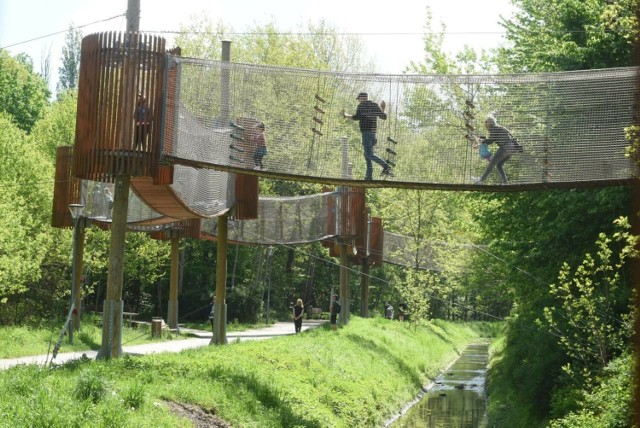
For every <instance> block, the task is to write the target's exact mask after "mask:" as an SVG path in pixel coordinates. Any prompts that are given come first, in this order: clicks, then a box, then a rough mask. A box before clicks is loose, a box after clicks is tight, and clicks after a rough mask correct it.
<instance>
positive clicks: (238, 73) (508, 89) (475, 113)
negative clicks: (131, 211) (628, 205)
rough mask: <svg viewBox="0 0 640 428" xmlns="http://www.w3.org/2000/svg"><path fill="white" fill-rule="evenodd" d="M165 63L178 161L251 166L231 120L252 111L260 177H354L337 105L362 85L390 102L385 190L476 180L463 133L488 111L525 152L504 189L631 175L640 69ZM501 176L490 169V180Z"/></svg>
mask: <svg viewBox="0 0 640 428" xmlns="http://www.w3.org/2000/svg"><path fill="white" fill-rule="evenodd" d="M169 60H170V62H171V63H172V64H171V66H172V67H175V68H177V70H178V73H177V84H176V87H175V89H174V90H173V91H171V90H170V91H169V93H168V97H176V100H177V103H178V105H179V109H178V110H179V117H178V118H176V123H175V124H174V125H175V127H176V128H177V131H176V133H177V134H176V135H177V138H176V140H175V141H174V144H173V145H171V147H165V148H164V155H165V156H167V157H168V159H169V160H172V161H173V162H177V163H183V164H187V165H195V166H198V167H203V168H218V169H222V170H231V171H234V170H252V169H253V167H254V164H253V162H252V161H251V158H250V157H247V156H243V157H241V156H234V153H233V149H232V148H233V147H234V140H233V138H232V136H231V135H232V134H233V132H234V129H233V127H231V126H230V125H229V120H228V118H229V119H230V120H231V121H233V120H235V119H238V118H252V119H254V120H256V121H262V122H264V123H265V125H266V132H265V136H266V141H267V151H268V153H267V155H266V156H265V157H264V164H265V167H266V172H261V173H260V174H264V175H266V176H270V175H271V176H278V177H282V178H290V179H295V180H304V181H316V182H327V183H340V182H341V181H340V180H348V181H353V180H362V179H363V178H364V175H365V162H364V159H363V154H362V145H361V135H360V132H359V129H358V124H357V123H355V122H353V121H351V120H345V119H343V117H342V115H341V111H342V110H343V109H345V110H346V112H347V113H350V114H353V113H355V109H356V105H357V101H356V100H355V97H356V95H357V94H358V93H359V92H361V91H365V92H368V94H369V99H370V100H373V101H374V102H379V101H380V100H385V101H386V102H387V106H388V107H387V110H386V111H387V113H388V119H387V120H386V121H384V120H378V133H377V141H378V143H377V145H376V146H375V152H376V154H377V155H378V156H380V157H381V158H383V159H385V160H389V161H391V162H392V163H393V164H394V165H395V166H394V168H393V172H394V177H388V178H386V185H387V186H396V187H416V188H429V187H436V188H437V187H438V186H437V185H445V186H446V185H458V186H459V185H470V184H472V183H473V182H474V178H473V177H477V176H480V175H481V174H482V172H483V171H484V169H485V167H486V166H487V161H485V160H483V159H481V158H480V157H479V155H478V151H477V148H476V147H473V146H474V145H473V144H471V142H470V139H469V137H470V136H471V135H476V136H477V135H487V131H486V130H485V128H484V119H485V118H486V117H487V116H488V115H492V116H493V117H495V118H496V120H497V122H498V123H499V124H500V125H502V126H505V127H507V128H508V129H509V130H510V131H511V133H512V134H513V136H514V137H515V138H517V140H518V141H519V142H520V144H521V145H522V146H523V147H524V151H523V153H518V154H515V155H513V157H512V159H511V160H510V161H508V163H507V164H506V166H505V169H506V172H507V175H508V177H509V183H510V184H516V185H525V184H543V183H584V182H597V181H612V180H613V181H627V180H629V179H630V178H632V177H633V176H634V175H635V170H634V167H633V164H632V162H631V161H630V160H629V159H628V158H627V157H626V156H625V148H626V147H627V146H628V142H627V140H626V139H625V127H627V126H630V125H631V124H632V122H633V120H632V119H633V101H634V91H635V88H634V84H635V76H636V72H637V70H636V68H618V69H605V70H590V71H579V72H561V73H540V74H513V75H477V76H472V75H467V76H435V75H434V76H419V75H365V74H353V73H333V72H325V71H316V70H313V71H312V70H303V69H292V68H282V67H269V66H258V65H246V64H236V63H223V62H218V61H211V60H201V59H191V58H181V57H174V56H170V57H169ZM223 70H225V71H226V72H225V73H228V76H229V78H228V82H229V88H228V91H223V89H224V88H223V83H222V82H223V81H225V82H226V79H222V78H221V77H222V75H223V73H222V71H223ZM227 93H228V97H227V96H226V95H225V94H227ZM227 114H228V115H229V117H228V118H226V115H227ZM185 127H186V128H188V129H184V128H185ZM490 147H491V148H492V149H493V150H495V149H496V147H495V145H491V146H490ZM249 150H253V149H249ZM247 159H248V160H247ZM380 172H381V168H380V167H379V166H378V165H376V164H374V180H379V179H381V178H382V177H381V176H380ZM250 173H251V172H250ZM253 173H255V172H253ZM497 182H499V179H498V176H497V174H496V173H495V172H494V173H492V174H491V175H490V176H489V179H488V184H491V183H497Z"/></svg>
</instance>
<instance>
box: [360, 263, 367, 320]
mask: <svg viewBox="0 0 640 428" xmlns="http://www.w3.org/2000/svg"><path fill="white" fill-rule="evenodd" d="M360 293H361V295H360V316H362V318H368V317H369V259H368V258H367V257H363V258H362V274H361V275H360Z"/></svg>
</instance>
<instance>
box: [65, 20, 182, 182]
mask: <svg viewBox="0 0 640 428" xmlns="http://www.w3.org/2000/svg"><path fill="white" fill-rule="evenodd" d="M164 49H165V43H164V39H162V38H159V37H156V36H149V35H141V34H138V33H127V34H122V33H114V32H108V33H101V34H92V35H89V36H87V37H85V38H84V39H83V43H82V51H81V62H80V82H79V85H78V120H77V124H76V153H77V157H76V158H75V162H74V174H75V175H76V176H78V177H81V178H85V179H90V180H97V181H105V182H113V181H114V177H115V176H116V175H117V174H127V175H134V176H138V175H143V176H152V172H153V173H155V172H156V170H157V166H155V165H154V162H155V163H156V164H157V161H154V159H157V158H158V157H159V152H158V150H159V147H160V144H159V140H158V138H159V135H160V133H161V132H160V131H161V129H162V128H161V126H162V123H161V121H160V118H161V110H162V105H163V96H164V94H163V88H164V61H163V60H162V59H163V58H164V54H165V52H164ZM138 93H142V94H143V96H145V97H146V98H147V100H148V102H149V105H150V108H151V112H152V115H153V118H154V120H153V121H152V125H151V129H150V131H149V135H148V141H149V143H148V144H147V145H143V146H142V147H140V148H137V147H136V145H135V141H134V137H135V120H134V115H135V108H136V101H137V95H138ZM163 174H164V179H167V178H169V179H172V174H171V173H167V172H166V171H164V172H163Z"/></svg>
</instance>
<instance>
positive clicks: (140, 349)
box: [0, 320, 328, 370]
mask: <svg viewBox="0 0 640 428" xmlns="http://www.w3.org/2000/svg"><path fill="white" fill-rule="evenodd" d="M327 322H328V321H326V320H304V321H303V322H302V331H303V332H304V331H305V330H309V329H312V328H316V327H320V326H321V325H323V324H325V323H327ZM180 332H181V333H182V334H189V335H192V336H195V337H192V338H189V339H182V340H165V341H162V342H153V343H145V344H143V345H131V346H126V345H125V346H123V347H122V351H123V353H124V354H127V355H147V354H156V353H160V352H180V351H184V350H185V349H194V348H200V347H202V346H208V345H209V344H210V343H211V337H212V333H211V332H207V331H202V330H193V329H189V328H180ZM292 334H295V331H294V328H293V322H277V323H275V324H274V325H272V326H270V327H265V328H261V329H253V330H245V331H238V332H227V342H228V343H233V342H236V341H240V342H243V341H246V340H263V339H270V338H272V337H277V336H289V335H292ZM83 355H84V356H85V357H86V358H90V359H95V358H96V356H97V355H98V351H92V350H86V351H78V352H65V353H59V354H58V355H57V357H56V358H55V359H54V360H53V362H54V363H56V364H62V363H65V362H68V361H72V360H77V359H80V358H82V356H83ZM50 360H51V354H49V355H34V356H30V357H20V358H8V359H4V360H0V370H4V369H7V368H9V367H12V366H16V365H19V364H41V365H44V364H47V362H49V361H50Z"/></svg>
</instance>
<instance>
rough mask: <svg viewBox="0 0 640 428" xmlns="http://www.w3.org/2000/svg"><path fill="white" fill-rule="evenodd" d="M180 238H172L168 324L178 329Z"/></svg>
mask: <svg viewBox="0 0 640 428" xmlns="http://www.w3.org/2000/svg"><path fill="white" fill-rule="evenodd" d="M179 262H180V238H176V237H174V238H171V273H170V276H169V302H168V304H167V324H169V328H171V329H178V274H179V273H180V263H179Z"/></svg>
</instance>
